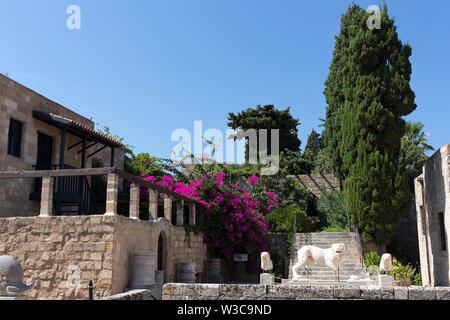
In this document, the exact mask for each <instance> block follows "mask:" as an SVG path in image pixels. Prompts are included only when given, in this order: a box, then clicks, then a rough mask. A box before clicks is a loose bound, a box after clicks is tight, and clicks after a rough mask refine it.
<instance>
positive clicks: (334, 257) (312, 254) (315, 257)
mask: <svg viewBox="0 0 450 320" xmlns="http://www.w3.org/2000/svg"><path fill="white" fill-rule="evenodd" d="M346 250H347V248H346V246H345V244H344V243H335V244H332V245H331V248H328V249H322V248H318V247H314V246H305V247H302V248H300V249H299V250H298V251H297V257H298V262H297V263H296V264H295V265H294V266H293V267H292V272H293V274H294V279H298V278H299V277H300V275H299V274H298V269H300V268H302V267H305V268H306V269H311V267H312V265H313V264H318V265H320V266H324V267H328V268H330V269H331V270H333V271H336V270H337V269H338V267H339V266H340V265H341V264H342V263H343V261H344V256H345V251H346Z"/></svg>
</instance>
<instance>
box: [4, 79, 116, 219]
mask: <svg viewBox="0 0 450 320" xmlns="http://www.w3.org/2000/svg"><path fill="white" fill-rule="evenodd" d="M34 110H37V111H41V112H45V113H55V114H58V115H61V116H63V117H66V118H70V119H72V120H74V121H77V122H79V123H81V124H82V125H84V126H86V127H88V128H91V129H94V123H93V122H92V121H91V120H89V119H87V118H85V117H83V116H81V115H79V114H77V113H76V112H74V111H72V110H70V109H68V108H66V107H64V106H62V105H60V104H58V103H56V102H54V101H52V100H50V99H48V98H46V97H44V96H42V95H40V94H38V93H37V92H35V91H33V90H31V89H29V88H27V87H25V86H23V85H21V84H19V83H17V82H16V81H14V80H12V79H10V78H8V77H6V76H4V75H2V74H0V171H19V170H24V171H27V170H28V171H29V170H33V165H35V164H36V161H37V148H38V132H41V133H43V134H46V135H48V136H50V137H51V138H52V140H53V152H52V157H51V158H52V163H54V164H56V163H58V162H59V145H60V139H61V135H60V130H59V129H58V128H55V127H53V126H50V125H48V124H46V123H44V122H42V121H39V120H37V119H34V118H33V114H32V113H33V111H34ZM10 119H14V120H17V121H20V122H21V123H22V124H23V129H22V141H21V152H20V153H21V155H20V158H17V157H15V156H12V155H9V154H8V153H7V146H8V133H9V123H10ZM79 140H80V139H79V138H77V137H75V136H73V135H72V134H67V135H66V145H67V146H70V145H72V144H75V143H77V142H78V141H79ZM100 148H101V146H100V145H97V146H93V147H92V148H90V149H89V151H90V152H95V151H96V150H98V149H100ZM110 153H111V152H110V151H109V150H108V149H104V150H102V151H101V152H99V153H97V154H96V155H95V156H94V157H93V158H95V159H97V160H100V161H101V162H102V163H103V165H104V166H109V165H110V158H111V155H110ZM114 159H115V161H114V162H115V166H116V167H117V168H123V164H124V157H123V150H121V149H117V150H116V152H115V154H114ZM65 163H66V164H69V165H73V166H75V167H80V163H81V154H79V153H78V149H77V148H73V149H71V150H66V153H65ZM91 165H92V158H88V159H87V162H86V167H91ZM32 186H33V180H32V179H12V180H8V181H4V182H2V183H1V184H0V217H14V216H36V215H38V214H39V202H38V201H30V200H29V198H28V197H29V194H30V192H31V191H32Z"/></svg>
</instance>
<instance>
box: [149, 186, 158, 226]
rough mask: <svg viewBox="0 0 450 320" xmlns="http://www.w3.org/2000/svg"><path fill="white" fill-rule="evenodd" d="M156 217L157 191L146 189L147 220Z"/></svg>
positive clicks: (152, 219)
mask: <svg viewBox="0 0 450 320" xmlns="http://www.w3.org/2000/svg"><path fill="white" fill-rule="evenodd" d="M157 218H158V191H156V190H153V189H150V188H149V189H148V220H149V221H154V220H156V219H157Z"/></svg>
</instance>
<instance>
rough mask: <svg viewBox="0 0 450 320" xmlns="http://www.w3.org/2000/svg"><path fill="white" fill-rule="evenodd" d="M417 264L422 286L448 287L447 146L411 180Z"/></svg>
mask: <svg viewBox="0 0 450 320" xmlns="http://www.w3.org/2000/svg"><path fill="white" fill-rule="evenodd" d="M414 183H415V192H416V209H417V229H418V238H419V250H420V265H421V270H422V282H423V284H424V285H427V284H431V285H433V286H445V285H447V286H448V285H449V284H450V280H449V279H450V269H449V265H450V257H449V254H448V251H449V250H450V241H449V234H450V144H447V145H445V146H443V147H442V148H440V149H439V150H438V151H437V152H436V153H435V154H434V155H433V156H432V157H431V158H430V159H428V160H427V161H426V162H425V165H424V167H423V173H422V175H420V176H419V177H418V178H416V180H415V182H414Z"/></svg>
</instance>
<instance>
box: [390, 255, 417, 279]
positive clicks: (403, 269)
mask: <svg viewBox="0 0 450 320" xmlns="http://www.w3.org/2000/svg"><path fill="white" fill-rule="evenodd" d="M415 272H416V269H415V268H413V267H412V266H411V265H410V264H409V263H408V264H406V265H404V264H402V263H401V262H400V261H398V260H397V259H396V258H395V257H394V258H392V271H390V272H388V274H389V275H391V276H394V280H404V279H408V278H409V279H414V274H415Z"/></svg>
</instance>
